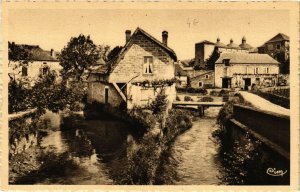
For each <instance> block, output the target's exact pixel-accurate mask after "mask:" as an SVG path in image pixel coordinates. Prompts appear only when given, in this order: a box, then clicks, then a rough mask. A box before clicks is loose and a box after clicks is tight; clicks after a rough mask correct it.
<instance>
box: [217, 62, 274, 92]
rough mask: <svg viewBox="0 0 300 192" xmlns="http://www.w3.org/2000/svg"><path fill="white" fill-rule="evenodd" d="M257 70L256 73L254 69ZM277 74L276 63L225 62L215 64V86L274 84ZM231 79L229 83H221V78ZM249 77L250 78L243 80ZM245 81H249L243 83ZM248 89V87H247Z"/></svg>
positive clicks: (236, 86) (238, 86) (232, 86)
mask: <svg viewBox="0 0 300 192" xmlns="http://www.w3.org/2000/svg"><path fill="white" fill-rule="evenodd" d="M257 70H258V72H257V73H256V71H257ZM278 74H279V66H278V64H233V65H231V66H225V64H216V65H215V86H216V87H218V88H243V89H245V86H252V85H253V84H255V85H258V86H274V85H276V84H277V77H278ZM224 78H228V79H231V80H230V81H231V83H230V85H228V86H227V87H226V86H225V87H224V85H223V81H224V80H223V79H224ZM245 79H250V80H245ZM245 81H250V82H249V83H248V85H245V83H246V82H245ZM246 89H247V88H246ZM248 89H250V87H248Z"/></svg>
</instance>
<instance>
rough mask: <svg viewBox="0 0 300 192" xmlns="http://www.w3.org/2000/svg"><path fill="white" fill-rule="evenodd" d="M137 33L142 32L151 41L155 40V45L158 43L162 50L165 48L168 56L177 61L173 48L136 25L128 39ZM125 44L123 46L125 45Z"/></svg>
mask: <svg viewBox="0 0 300 192" xmlns="http://www.w3.org/2000/svg"><path fill="white" fill-rule="evenodd" d="M138 33H142V34H144V35H145V36H146V37H148V38H149V39H151V40H152V41H153V42H155V43H156V44H157V45H159V46H160V47H162V48H163V49H164V50H166V52H167V53H168V54H169V55H170V57H171V58H172V59H174V61H177V56H176V53H175V52H174V51H173V49H171V48H170V47H168V46H167V45H165V44H163V43H162V42H160V41H159V40H157V39H155V38H154V37H153V36H151V35H150V34H149V33H147V32H146V31H144V30H143V29H141V28H140V27H138V28H137V29H136V30H135V32H134V33H133V34H132V36H131V37H130V40H131V39H132V37H133V36H134V35H136V34H138ZM130 40H129V41H128V43H129V42H130ZM128 43H127V44H128ZM127 44H126V45H127ZM126 45H125V47H126Z"/></svg>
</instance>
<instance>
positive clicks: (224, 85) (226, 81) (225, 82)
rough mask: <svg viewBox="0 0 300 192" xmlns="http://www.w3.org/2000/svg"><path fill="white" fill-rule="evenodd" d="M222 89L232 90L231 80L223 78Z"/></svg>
mask: <svg viewBox="0 0 300 192" xmlns="http://www.w3.org/2000/svg"><path fill="white" fill-rule="evenodd" d="M222 88H231V78H222Z"/></svg>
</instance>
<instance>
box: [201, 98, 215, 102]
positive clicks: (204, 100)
mask: <svg viewBox="0 0 300 192" xmlns="http://www.w3.org/2000/svg"><path fill="white" fill-rule="evenodd" d="M201 101H202V102H213V101H214V99H213V98H212V97H202V98H201Z"/></svg>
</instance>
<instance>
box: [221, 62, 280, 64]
mask: <svg viewBox="0 0 300 192" xmlns="http://www.w3.org/2000/svg"><path fill="white" fill-rule="evenodd" d="M215 64H223V63H217V62H216V63H215ZM230 64H270V65H279V64H280V63H279V62H277V63H235V62H233V63H232V62H230Z"/></svg>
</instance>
